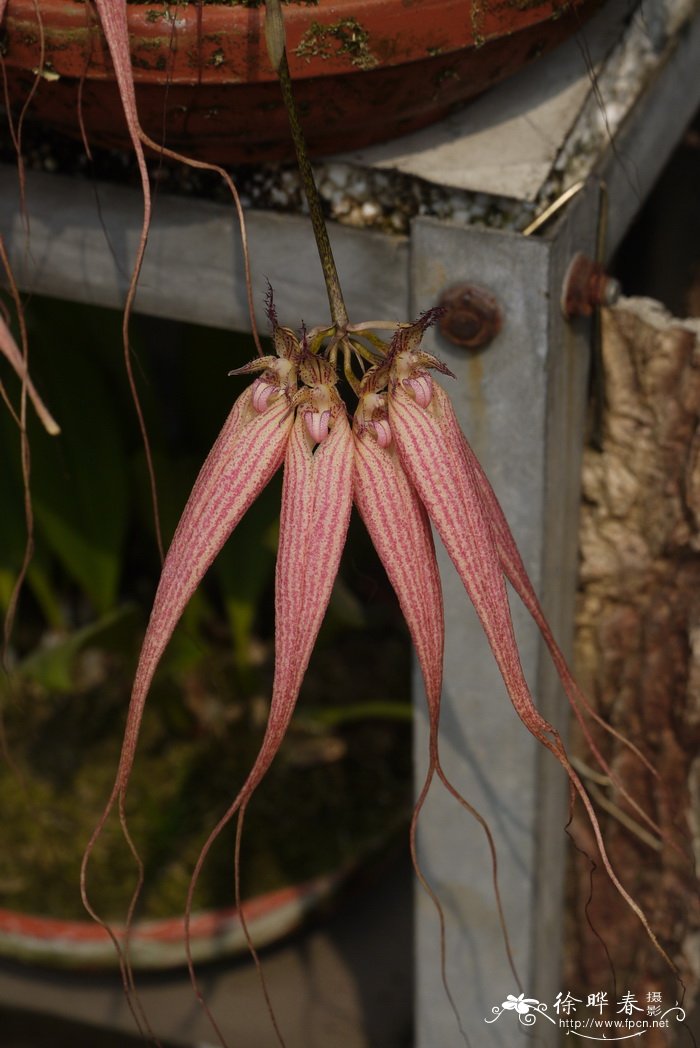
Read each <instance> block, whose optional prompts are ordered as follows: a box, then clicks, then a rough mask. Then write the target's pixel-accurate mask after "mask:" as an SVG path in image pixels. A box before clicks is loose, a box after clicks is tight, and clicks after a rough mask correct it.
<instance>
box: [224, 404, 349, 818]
mask: <svg viewBox="0 0 700 1048" xmlns="http://www.w3.org/2000/svg"><path fill="white" fill-rule="evenodd" d="M352 452H353V448H352V435H351V432H350V426H349V425H348V420H347V417H346V414H345V409H344V408H340V409H339V410H338V412H337V414H336V415H335V417H334V420H333V424H332V426H331V428H330V431H329V434H328V436H327V437H326V438H325V440H324V441H323V443H321V444H318V445H317V446H316V447H315V449H314V446H313V441H312V439H311V437H310V435H309V432H308V429H307V426H306V422H305V420H304V416H303V414H302V413H299V414H298V415H297V419H296V421H295V423H294V428H293V430H292V434H291V436H290V438H289V444H288V447H287V454H286V457H285V463H284V484H283V488H282V509H281V515H280V540H279V549H278V553H277V568H276V575H275V618H276V622H275V677H274V683H273V688H272V701H271V704H270V713H269V717H268V724H267V730H266V732H265V738H264V740H263V744H262V747H261V750H260V754H259V756H258V758H257V760H256V762H255V765H254V767H253V769H252V771H251V773H250V775H249V776H248V779H247V780H246V783H245V785H244V787H243V789H242V790H241V793H240V794H239V801H238V803H243V802H244V801H245V800H247V798H248V797H249V796H250V795H251V793H252V792H253V790H254V789H255V787H256V786H257V785H258V783H259V782H260V780H261V779H262V777H263V775H264V774H265V772H266V771H267V769H268V767H269V766H270V764H271V762H272V760H273V758H274V756H275V754H276V753H277V750H278V749H279V745H280V743H281V741H282V738H283V736H284V733H285V731H286V730H287V726H288V725H289V721H290V719H291V716H292V713H293V711H294V707H295V705H296V701H297V698H298V695H299V689H300V688H301V683H302V681H303V679H304V674H305V673H306V668H307V666H308V664H309V659H310V657H311V652H312V650H313V647H314V644H315V643H316V638H317V636H318V631H319V629H320V628H321V622H322V621H323V616H324V615H325V613H326V608H327V607H328V601H329V600H330V596H331V590H332V589H333V583H334V582H335V578H336V575H337V574H338V567H339V564H340V557H341V554H342V552H343V547H344V546H345V539H346V536H347V530H348V524H349V522H350V510H351V507H352Z"/></svg>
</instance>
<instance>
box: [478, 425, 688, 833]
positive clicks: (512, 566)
mask: <svg viewBox="0 0 700 1048" xmlns="http://www.w3.org/2000/svg"><path fill="white" fill-rule="evenodd" d="M459 436H460V438H461V440H462V443H463V447H464V453H465V455H466V457H467V459H468V461H469V462H470V463H471V466H472V468H473V470H474V476H475V478H476V482H477V484H478V487H479V491H480V493H481V497H482V499H483V502H484V506H485V507H486V511H487V513H488V514H489V518H490V521H491V528H492V531H493V537H494V541H495V543H496V548H497V550H498V555H499V558H500V561H501V566H502V568H503V571H504V572H505V574H506V576H507V578H508V580H509V582H510V583H511V585H512V586H513V589H514V590H515V592H516V593H517V594H518V596H519V597H520V599H521V601H522V602H523V604H524V606H525V607H526V608H527V610H528V612H529V613H530V615H531V616H532V618H533V620H534V622H535V623H536V625H537V627H538V628H539V630H540V633H541V634H542V638H543V640H544V642H545V644H546V645H547V647H548V649H549V653H550V655H551V658H552V662H553V663H554V666H555V669H556V671H557V673H558V675H559V679H560V681H561V683H562V687H563V689H564V692H565V694H566V697H567V699H568V700H569V704H570V706H571V709H572V711H573V713H574V716H575V717H576V719H577V721H578V722H579V725H580V727H581V731H582V732H583V735H584V737H585V739H586V743H587V745H588V746H589V748H590V750H591V753H592V754H593V756H594V757H595V759H596V761H597V762H598V764H599V765H600V767H601V768H602V769H603V771H604V772H605V774H606V775H607V776H608V777H609V778H610V780H611V781H612V782H613V783H614V785H615V786H616V788H617V789H618V790H619V791H620V793H621V794H622V796H624V797H625V798H626V799H627V801H628V803H629V804H630V805H631V806H632V807H633V808H634V809H635V811H636V812H637V814H638V815H639V817H640V818H641V819H642V820H643V821H644V822H646V824H647V825H648V826H649V827H650V828H651V829H652V830H654V831H655V832H656V833H658V834H659V835H660V836H662V837H664V836H665V835H664V833H663V831H662V830H661V828H660V826H659V825H658V823H656V822H655V821H654V820H653V819H652V818H651V817H650V816H649V815H648V814H647V812H645V811H644V809H643V808H642V807H641V806H640V805H639V804H638V802H637V801H636V800H635V799H634V798H633V797H632V796H631V795H630V794H629V792H628V790H627V789H626V788H625V786H624V784H623V783H622V781H621V780H620V778H619V776H618V775H617V774H616V772H615V770H614V769H613V768H612V767H611V766H610V765H609V763H608V762H607V761H606V759H605V757H604V756H603V754H602V753H601V751H600V748H599V747H598V745H597V744H596V741H595V739H594V737H593V735H592V734H591V731H590V729H589V727H588V724H587V723H586V721H585V720H584V717H583V714H582V712H581V707H583V709H585V710H586V712H587V713H588V714H589V716H590V717H591V718H592V719H593V720H595V721H596V723H597V724H599V725H600V727H601V728H602V729H603V730H604V731H607V732H608V733H609V734H611V735H613V736H614V737H615V738H616V739H617V740H618V741H619V742H620V743H621V744H622V745H623V746H625V747H626V748H627V749H629V750H630V751H631V752H633V753H634V754H635V755H636V756H637V757H638V759H639V760H640V761H641V762H642V764H644V766H645V767H646V768H647V770H648V771H649V772H650V773H651V774H652V775H653V776H654V777H655V778H658V777H659V773H658V771H657V770H656V768H654V766H653V765H652V764H651V762H650V761H649V760H648V758H647V757H645V756H644V754H643V753H642V752H641V751H640V750H639V749H638V748H637V747H636V746H635V745H634V744H633V743H632V742H630V740H629V739H627V738H625V737H624V736H623V735H621V734H620V732H618V731H616V730H615V728H613V727H612V726H611V725H609V724H608V723H607V722H606V721H605V720H604V719H603V718H602V717H601V716H600V714H599V713H598V712H597V710H596V709H595V708H594V707H593V706H592V705H591V703H590V701H589V699H588V697H587V695H586V694H585V692H584V691H583V690H582V689H581V688H580V687H579V685H578V683H577V682H576V680H575V679H574V676H573V674H572V673H571V670H570V669H569V665H568V663H567V661H566V658H565V656H564V653H563V652H562V650H561V648H560V647H559V645H558V644H557V641H556V639H555V637H554V634H553V632H552V629H551V626H550V625H549V623H548V622H547V618H546V616H545V614H544V611H543V610H542V606H541V604H540V602H539V599H538V597H537V594H536V593H535V589H534V587H533V585H532V582H531V581H530V577H529V575H528V573H527V570H526V568H525V565H524V564H523V560H522V557H521V556H520V551H519V549H518V547H517V544H516V541H515V538H514V537H513V533H512V531H511V529H510V525H509V524H508V521H507V520H506V517H505V514H504V512H503V510H502V508H501V505H500V503H499V501H498V498H497V497H496V493H495V492H494V490H493V488H492V487H491V484H490V482H489V479H488V477H487V476H486V474H485V472H484V470H483V468H482V466H481V463H480V462H479V460H478V459H477V457H476V455H475V454H474V452H473V450H472V448H471V447H470V445H469V443H468V441H467V439H466V437H465V436H464V434H463V433H461V431H460V433H459ZM669 843H671V845H672V846H674V845H673V842H671V841H669Z"/></svg>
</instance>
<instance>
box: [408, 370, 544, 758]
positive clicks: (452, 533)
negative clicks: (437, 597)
mask: <svg viewBox="0 0 700 1048" xmlns="http://www.w3.org/2000/svg"><path fill="white" fill-rule="evenodd" d="M389 417H390V421H391V427H392V432H393V433H394V437H395V440H396V443H397V446H398V448H399V453H400V455H401V460H402V462H403V464H404V466H405V468H406V471H407V473H408V474H409V476H410V477H411V480H412V481H413V483H414V485H415V487H416V489H417V491H418V493H419V495H420V498H421V500H422V501H423V503H424V504H425V506H426V508H427V510H428V513H429V515H430V518H431V520H432V521H433V523H434V524H435V527H436V528H437V530H438V532H439V534H440V537H441V539H442V541H443V543H444V544H445V548H446V550H447V552H448V553H449V555H450V557H451V559H452V561H453V563H454V565H455V567H456V568H457V571H458V573H459V575H460V578H461V579H462V582H463V583H464V586H465V588H466V590H467V593H468V595H469V597H470V599H471V601H472V603H473V605H474V608H475V610H476V612H477V614H478V616H479V618H480V620H481V623H482V626H483V628H484V632H485V633H486V637H487V639H488V641H489V644H490V645H491V649H492V651H493V653H494V656H495V658H496V661H497V663H498V667H499V669H500V671H501V674H502V676H503V679H504V681H505V684H506V688H507V690H508V694H509V695H510V698H511V700H512V702H513V704H514V706H515V708H516V710H517V712H518V714H519V716H520V717H521V718H522V720H523V721H524V723H525V724H526V725H527V727H528V728H529V729H530V731H532V732H533V734H535V735H537V737H538V738H540V739H541V741H542V742H544V743H545V744H546V745H548V746H549V747H550V748H551V749H553V750H555V752H557V753H558V752H560V744H559V743H558V741H555V740H553V738H552V734H551V733H552V729H551V726H550V725H549V724H548V723H547V722H546V721H545V719H544V718H543V717H542V715H541V714H540V713H539V711H538V710H537V708H536V707H535V704H534V702H533V700H532V697H531V695H530V691H529V688H528V686H527V683H526V681H525V677H524V674H523V671H522V667H521V665H520V656H519V654H518V648H517V644H516V641H515V635H514V633H513V625H512V621H511V615H510V607H509V604H508V595H507V592H506V588H505V581H504V577H503V571H502V569H501V562H500V558H499V555H498V551H497V549H496V544H495V540H494V536H493V532H492V529H491V524H490V522H489V518H488V515H487V513H486V510H485V508H484V504H483V500H482V498H481V494H480V492H479V488H478V484H477V481H476V478H475V476H474V471H473V468H472V465H471V463H470V462H469V460H468V459H467V456H466V454H465V451H464V446H463V442H462V437H461V430H460V428H459V424H458V422H457V420H456V418H455V415H454V411H453V408H452V405H451V403H450V400H449V398H448V396H447V394H446V393H445V392H444V390H443V389H442V388H441V387H440V386H438V384H437V383H435V384H434V388H433V396H432V399H431V401H430V404H429V405H428V406H427V407H422V406H421V405H420V404H419V403H418V402H417V401H416V400H414V399H413V397H412V396H411V395H410V394H409V393H407V392H406V391H405V390H404V388H403V387H402V385H399V384H397V385H396V387H395V389H394V390H393V391H392V392H391V394H390V396H389Z"/></svg>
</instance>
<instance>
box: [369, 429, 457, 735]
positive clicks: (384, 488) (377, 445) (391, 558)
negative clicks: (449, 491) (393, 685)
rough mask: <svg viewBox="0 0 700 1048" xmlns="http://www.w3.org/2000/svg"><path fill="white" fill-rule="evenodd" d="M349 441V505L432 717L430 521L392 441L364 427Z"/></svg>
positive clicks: (438, 646) (436, 668) (436, 645)
mask: <svg viewBox="0 0 700 1048" xmlns="http://www.w3.org/2000/svg"><path fill="white" fill-rule="evenodd" d="M354 440H355V470H354V497H355V504H356V505H357V508H358V510H359V512H360V515H361V517H362V519H363V521H364V523H365V527H366V528H367V531H368V532H369V535H370V538H371V539H372V542H373V543H374V546H375V549H376V550H377V553H378V554H379V557H380V560H381V562H382V564H383V565H384V569H385V571H386V573H387V575H388V577H389V581H390V582H391V584H392V586H393V587H394V590H395V592H396V596H397V597H398V600H399V604H400V605H401V611H402V612H403V615H404V618H405V619H406V624H407V626H408V629H409V632H410V634H411V639H412V640H413V645H414V647H415V649H416V654H417V656H418V661H419V663H420V666H421V670H422V673H423V679H424V681H425V688H426V694H427V697H428V705H429V708H430V714H431V718H433V717H434V718H435V721H436V722H437V716H438V712H439V705H440V692H441V690H442V657H443V646H444V636H445V625H444V615H443V605H442V589H441V586H440V576H439V573H438V567H437V562H436V559H435V547H434V544H433V536H432V532H431V530H430V524H429V523H428V518H427V514H426V512H425V508H424V507H423V504H422V502H421V501H420V499H419V497H418V494H417V492H416V489H415V488H414V486H413V484H412V483H411V481H410V480H409V479H408V477H407V476H406V472H405V470H404V468H403V465H402V464H401V460H400V459H399V456H398V453H397V451H396V447H395V444H394V443H391V444H390V445H389V446H388V447H382V446H381V442H380V440H379V439H377V437H376V436H374V435H373V433H372V431H371V429H370V428H369V427H367V428H364V429H361V430H359V431H357V430H356V432H355V434H354ZM436 726H437V723H436Z"/></svg>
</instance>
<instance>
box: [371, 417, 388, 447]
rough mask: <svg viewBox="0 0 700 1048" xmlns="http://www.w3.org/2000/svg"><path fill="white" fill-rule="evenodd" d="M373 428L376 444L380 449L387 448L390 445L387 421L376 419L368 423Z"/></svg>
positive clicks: (385, 419)
mask: <svg viewBox="0 0 700 1048" xmlns="http://www.w3.org/2000/svg"><path fill="white" fill-rule="evenodd" d="M370 425H371V426H373V427H374V435H375V436H376V438H377V444H379V447H380V448H388V447H389V445H390V444H391V426H390V425H389V419H387V418H377V419H374V421H373V422H371V423H370Z"/></svg>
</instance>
